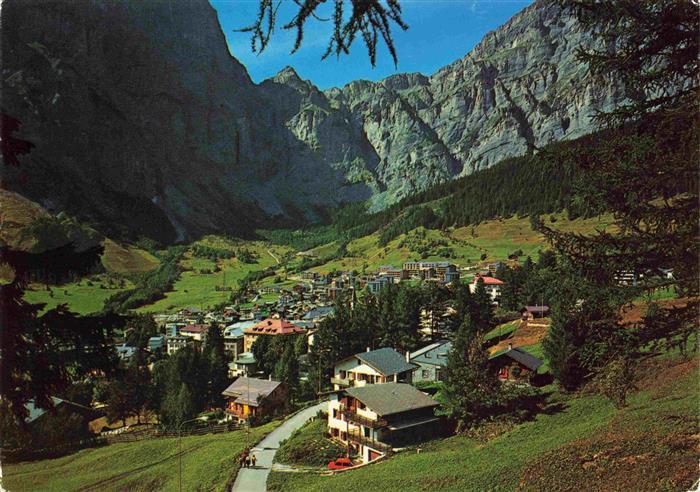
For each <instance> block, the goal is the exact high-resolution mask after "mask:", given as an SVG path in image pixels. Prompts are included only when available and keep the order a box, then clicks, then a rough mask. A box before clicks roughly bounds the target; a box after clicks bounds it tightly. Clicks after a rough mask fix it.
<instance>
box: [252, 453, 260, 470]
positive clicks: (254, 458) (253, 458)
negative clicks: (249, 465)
mask: <svg viewBox="0 0 700 492" xmlns="http://www.w3.org/2000/svg"><path fill="white" fill-rule="evenodd" d="M251 461H252V462H253V468H255V463H257V462H258V459H257V458H256V457H255V455H253V457H252V458H251Z"/></svg>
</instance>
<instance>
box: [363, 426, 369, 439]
mask: <svg viewBox="0 0 700 492" xmlns="http://www.w3.org/2000/svg"><path fill="white" fill-rule="evenodd" d="M362 433H363V435H364V436H365V437H369V427H362Z"/></svg>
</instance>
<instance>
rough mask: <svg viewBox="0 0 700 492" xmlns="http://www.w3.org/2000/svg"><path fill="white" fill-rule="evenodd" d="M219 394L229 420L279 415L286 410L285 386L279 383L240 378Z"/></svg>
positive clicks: (286, 393) (286, 392) (286, 394)
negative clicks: (222, 396)
mask: <svg viewBox="0 0 700 492" xmlns="http://www.w3.org/2000/svg"><path fill="white" fill-rule="evenodd" d="M221 394H222V395H224V396H225V397H226V414H227V416H228V417H229V418H230V419H238V420H247V419H248V418H249V417H257V418H260V417H264V416H266V415H279V414H282V413H284V411H285V410H286V409H287V396H288V391H287V386H286V385H285V384H284V383H280V382H279V381H270V380H267V379H257V378H250V377H246V376H241V377H239V378H238V379H236V380H235V381H234V382H233V383H232V384H231V385H230V386H229V387H228V388H226V389H225V390H224V391H222V392H221Z"/></svg>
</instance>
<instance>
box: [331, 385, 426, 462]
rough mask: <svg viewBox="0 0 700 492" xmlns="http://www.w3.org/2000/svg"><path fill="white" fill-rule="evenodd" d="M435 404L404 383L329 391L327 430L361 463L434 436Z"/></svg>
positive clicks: (423, 394)
mask: <svg viewBox="0 0 700 492" xmlns="http://www.w3.org/2000/svg"><path fill="white" fill-rule="evenodd" d="M438 405H439V403H438V402H437V401H435V400H433V399H432V398H430V397H429V396H428V395H426V394H425V393H423V392H421V391H419V390H418V389H416V388H414V387H413V386H411V385H410V384H405V383H387V384H380V385H368V386H364V387H361V388H359V387H358V388H347V389H345V390H342V391H338V392H335V393H332V394H331V395H330V401H329V402H328V432H329V434H330V435H331V437H332V438H333V439H336V440H338V441H340V442H342V443H344V444H347V446H348V450H349V451H350V452H352V453H353V454H355V453H356V454H358V455H360V456H361V457H362V460H363V461H364V462H369V461H372V460H375V459H377V458H379V457H381V456H383V455H384V454H386V453H388V452H389V451H391V449H392V448H394V447H400V446H406V445H410V444H415V443H417V442H420V441H422V440H425V439H428V438H431V437H433V436H435V434H436V432H437V430H438V423H439V419H438V418H437V417H436V416H435V413H434V410H435V408H436V407H438Z"/></svg>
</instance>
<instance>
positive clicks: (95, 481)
mask: <svg viewBox="0 0 700 492" xmlns="http://www.w3.org/2000/svg"><path fill="white" fill-rule="evenodd" d="M278 424H279V421H275V422H272V423H269V424H266V425H264V426H261V427H257V428H254V429H252V431H251V435H250V442H253V443H254V442H257V441H258V440H260V439H262V437H263V436H264V435H265V434H267V433H269V432H270V431H272V430H273V429H274V428H275V427H276V426H277V425H278ZM245 445H246V435H245V433H244V432H243V431H235V432H230V433H222V434H208V435H204V436H191V437H183V438H182V490H187V491H195V490H202V491H203V490H207V491H224V490H226V484H227V482H228V481H229V479H231V478H232V477H234V476H235V474H236V472H237V471H238V463H237V461H236V459H235V457H236V456H237V455H238V453H240V452H241V451H242V450H243V448H244V447H245ZM178 449H179V448H178V439H177V438H163V439H146V440H143V441H138V442H134V443H120V444H111V445H108V446H104V447H100V448H91V449H83V450H81V451H78V452H77V453H74V454H70V455H67V456H63V457H61V458H56V459H50V460H42V461H35V462H24V463H17V464H3V467H2V486H3V488H4V489H6V490H8V491H11V492H22V491H37V490H46V491H48V490H55V491H62V492H67V491H74V490H99V491H118V490H130V491H134V492H136V491H143V492H146V491H155V490H164V491H165V490H168V491H171V490H177V489H178V453H179V450H178Z"/></svg>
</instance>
